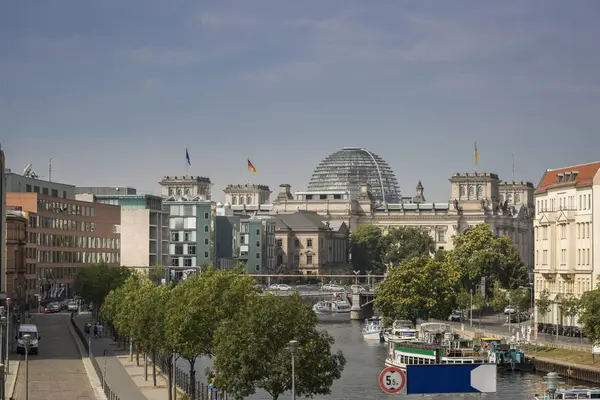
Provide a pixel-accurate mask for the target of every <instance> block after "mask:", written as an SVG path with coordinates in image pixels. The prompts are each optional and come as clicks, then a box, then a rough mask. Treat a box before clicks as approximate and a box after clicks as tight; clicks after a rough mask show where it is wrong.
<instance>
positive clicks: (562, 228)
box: [560, 224, 567, 239]
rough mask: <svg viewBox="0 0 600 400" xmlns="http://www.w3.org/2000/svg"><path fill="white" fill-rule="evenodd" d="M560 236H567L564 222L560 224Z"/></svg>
mask: <svg viewBox="0 0 600 400" xmlns="http://www.w3.org/2000/svg"><path fill="white" fill-rule="evenodd" d="M560 238H561V239H566V238H567V226H566V225H564V224H563V225H561V226H560Z"/></svg>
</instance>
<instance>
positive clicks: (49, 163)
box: [48, 157, 52, 182]
mask: <svg viewBox="0 0 600 400" xmlns="http://www.w3.org/2000/svg"><path fill="white" fill-rule="evenodd" d="M48 182H52V157H50V158H49V159H48Z"/></svg>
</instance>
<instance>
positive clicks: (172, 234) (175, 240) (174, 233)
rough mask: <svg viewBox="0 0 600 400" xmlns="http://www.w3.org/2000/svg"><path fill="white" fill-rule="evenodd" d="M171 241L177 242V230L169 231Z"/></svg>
mask: <svg viewBox="0 0 600 400" xmlns="http://www.w3.org/2000/svg"><path fill="white" fill-rule="evenodd" d="M171 242H179V232H171Z"/></svg>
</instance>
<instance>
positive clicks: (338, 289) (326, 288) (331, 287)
mask: <svg viewBox="0 0 600 400" xmlns="http://www.w3.org/2000/svg"><path fill="white" fill-rule="evenodd" d="M321 289H323V290H324V291H326V292H343V291H344V287H343V286H340V285H334V284H332V283H327V284H325V285H323V287H322V288H321Z"/></svg>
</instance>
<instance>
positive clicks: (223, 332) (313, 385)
mask: <svg viewBox="0 0 600 400" xmlns="http://www.w3.org/2000/svg"><path fill="white" fill-rule="evenodd" d="M316 325H317V318H316V315H315V313H314V312H313V311H312V309H311V308H310V307H309V306H307V305H306V304H304V303H303V302H302V301H301V300H300V297H299V296H298V295H292V296H273V295H267V296H256V297H253V298H252V299H251V301H249V302H248V304H247V305H246V307H245V310H244V312H242V313H240V314H239V316H238V318H236V319H235V320H230V321H229V322H227V323H225V324H223V325H221V326H220V327H219V329H218V330H217V333H216V335H215V336H214V340H215V346H214V354H215V356H216V358H215V362H214V367H213V368H214V369H213V370H212V371H210V372H209V373H210V374H214V377H215V384H216V386H217V387H219V388H222V389H224V390H226V391H227V392H228V393H229V394H230V395H231V396H232V397H235V398H243V397H247V396H250V395H252V394H254V393H255V391H256V389H257V388H258V389H263V390H265V391H266V392H267V393H269V394H270V395H271V397H272V398H273V399H274V400H276V399H277V398H278V397H279V396H280V395H281V394H283V393H285V392H287V391H289V390H291V354H290V350H289V342H290V341H291V340H296V341H297V342H298V349H297V352H296V355H295V359H296V362H295V365H296V369H295V376H296V381H295V389H296V395H298V396H306V397H312V396H313V395H315V394H322V395H324V394H329V393H330V392H331V385H332V384H333V382H334V381H335V380H336V379H339V378H340V377H341V373H342V371H343V369H344V366H345V364H346V360H345V358H344V356H343V354H342V353H341V352H340V351H338V352H337V353H335V354H334V353H332V351H331V346H332V345H333V339H332V337H331V336H330V335H329V334H328V333H327V332H325V331H319V330H317V329H316Z"/></svg>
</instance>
